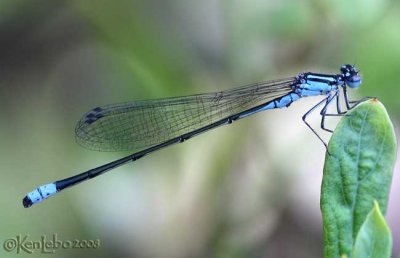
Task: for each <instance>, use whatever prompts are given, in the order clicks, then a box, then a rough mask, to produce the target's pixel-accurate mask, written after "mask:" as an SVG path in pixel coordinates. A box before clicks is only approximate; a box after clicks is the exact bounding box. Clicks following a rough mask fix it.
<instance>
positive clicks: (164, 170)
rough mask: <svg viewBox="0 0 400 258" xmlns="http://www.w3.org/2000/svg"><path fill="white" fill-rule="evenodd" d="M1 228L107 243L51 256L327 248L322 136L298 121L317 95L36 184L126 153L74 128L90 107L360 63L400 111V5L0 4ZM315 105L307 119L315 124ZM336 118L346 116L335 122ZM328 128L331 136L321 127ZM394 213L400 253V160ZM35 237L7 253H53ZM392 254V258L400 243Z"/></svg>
mask: <svg viewBox="0 0 400 258" xmlns="http://www.w3.org/2000/svg"><path fill="white" fill-rule="evenodd" d="M0 47H1V50H0V91H1V94H0V106H1V108H0V112H1V122H0V137H1V138H0V139H1V145H0V154H1V163H0V170H1V174H0V175H1V178H0V181H1V187H0V196H1V198H0V201H1V208H0V221H1V227H0V240H1V243H2V245H4V243H5V242H6V240H7V239H9V238H15V237H16V236H18V235H21V236H22V237H24V236H26V235H29V238H28V241H29V240H33V241H38V240H40V239H41V236H46V237H47V238H51V237H52V236H53V234H57V237H58V239H60V240H74V239H78V240H95V239H99V240H100V241H101V244H100V246H101V247H100V248H98V249H91V248H87V249H84V248H83V249H79V248H75V249H57V250H56V251H55V254H47V255H46V257H53V256H54V257H77V256H85V257H121V258H123V257H322V254H323V242H322V228H321V215H320V210H319V191H320V184H321V177H322V167H323V159H324V153H325V149H324V147H323V145H322V144H321V143H320V142H319V141H318V139H317V138H316V137H315V136H314V135H312V133H311V132H310V131H309V130H308V129H307V128H306V126H305V125H304V124H303V123H302V121H301V116H302V114H304V113H305V112H306V111H307V110H308V109H309V108H310V107H311V106H312V105H313V104H315V103H316V102H317V101H318V99H317V98H310V99H305V100H301V101H299V102H298V103H295V104H293V105H292V106H291V107H290V108H289V109H282V110H274V111H270V112H263V113H260V114H257V115H254V116H252V117H249V118H246V119H244V120H241V121H239V122H237V123H234V124H232V125H230V126H225V127H224V128H219V129H217V130H214V131H212V132H208V133H207V134H204V135H201V136H199V137H196V138H194V139H191V140H190V141H188V142H186V143H185V144H179V145H175V146H173V147H170V148H168V149H165V150H162V151H159V152H157V153H154V154H152V155H151V156H149V157H146V158H145V159H142V160H139V161H137V162H135V163H132V164H129V165H125V166H123V167H121V168H118V169H115V170H114V171H113V172H111V173H109V174H107V175H104V176H102V177H99V178H97V179H95V180H92V181H91V182H86V183H84V184H81V185H79V186H77V187H74V188H72V189H69V190H66V191H65V192H63V193H61V194H59V195H58V196H57V197H54V198H51V199H49V200H47V201H45V202H44V203H41V204H39V205H36V206H34V207H32V208H30V209H24V208H23V207H22V204H21V199H22V197H23V196H24V195H25V194H26V193H27V192H29V191H31V190H32V189H33V188H34V187H36V186H38V185H41V184H43V183H48V182H52V181H54V180H58V179H62V178H65V177H69V176H72V175H74V174H76V173H78V172H83V171H85V170H87V169H90V168H93V167H95V166H98V165H102V164H104V163H106V162H109V161H112V160H113V159H116V158H119V157H122V156H124V155H127V154H129V153H128V152H127V153H107V152H93V151H89V150H85V149H83V148H81V147H80V146H78V145H77V144H76V143H75V140H74V127H75V123H76V122H77V121H78V120H79V118H80V117H81V115H83V114H84V113H85V112H86V111H88V110H90V109H91V108H93V107H96V106H99V105H105V104H111V103H118V102H123V101H130V100H135V99H136V100H137V99H150V98H158V97H170V96H176V95H188V94H195V93H203V92H208V91H218V90H222V89H229V88H231V87H235V86H240V85H243V84H248V83H252V82H256V81H262V80H269V79H277V78H281V77H287V76H292V75H296V74H297V73H298V72H301V71H315V72H324V73H337V72H338V69H339V66H340V65H342V64H344V63H352V64H353V63H354V64H356V65H357V67H358V68H359V69H360V71H361V73H362V76H363V84H362V87H361V88H360V89H359V90H357V92H352V95H351V96H352V98H353V99H355V98H360V97H362V96H377V97H378V98H379V99H380V100H381V101H382V102H383V103H384V104H385V105H386V107H387V109H388V112H389V114H390V115H391V118H392V119H393V121H394V123H395V126H396V128H398V122H399V119H400V112H399V111H400V101H399V99H398V95H397V94H398V93H400V90H399V83H398V76H399V74H400V61H399V60H400V4H399V2H398V1H389V0H367V1H366V0H356V1H345V0H340V1H333V0H325V1H317V0H315V1H294V0H292V1H291V0H284V1H272V0H270V1H261V0H251V1H244V0H243V1H228V0H227V1H212V0H205V1H183V0H175V1H162V0H147V1H145V0H142V1H128V0H120V1H105V0H100V1H78V0H76V1H52V0H37V1H21V0H17V1H16V0H1V1H0ZM319 119H320V118H319V116H318V115H317V114H316V115H314V116H313V117H312V118H311V119H310V121H311V123H312V124H313V125H314V126H315V127H316V128H318V126H319ZM334 125H335V119H332V120H331V122H330V127H332V126H334ZM321 134H322V135H323V137H324V138H325V139H328V137H329V135H327V134H324V133H323V132H321ZM396 170H397V171H395V176H394V180H393V186H392V195H391V199H390V203H389V208H388V214H387V217H388V220H389V224H390V226H391V229H392V231H393V235H394V245H393V246H394V255H397V254H398V253H399V251H400V249H399V246H400V223H399V218H400V212H399V209H400V204H399V196H400V189H399V188H400V186H399V181H400V180H399V173H398V172H399V171H398V170H399V167H398V166H397V168H396ZM43 255H44V254H42V252H41V251H40V250H34V253H33V254H27V253H26V252H24V251H23V250H21V253H19V254H17V252H16V250H13V251H11V252H6V251H5V250H4V246H3V248H1V250H0V257H42V256H43ZM396 257H397V256H396Z"/></svg>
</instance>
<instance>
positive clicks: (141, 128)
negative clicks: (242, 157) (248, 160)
mask: <svg viewBox="0 0 400 258" xmlns="http://www.w3.org/2000/svg"><path fill="white" fill-rule="evenodd" d="M292 81H293V78H288V79H282V80H277V81H269V82H263V83H256V84H252V85H248V86H244V87H240V88H235V89H231V90H227V91H221V92H216V93H206V94H198V95H192V96H184V97H173V98H164V99H154V100H142V101H133V102H127V103H120V104H113V105H107V106H103V107H97V108H94V109H92V110H91V111H89V112H88V113H86V114H85V115H84V116H83V117H82V118H81V120H80V121H79V122H78V124H77V126H76V129H75V133H76V139H77V142H78V143H79V144H81V145H82V146H84V147H86V148H88V149H93V150H101V151H122V150H140V149H143V148H145V147H149V146H153V145H156V144H159V143H162V142H165V141H168V140H170V139H173V138H175V137H178V136H180V135H183V134H185V133H188V132H191V131H193V130H196V129H199V128H202V127H204V126H206V125H209V124H211V123H214V122H216V121H218V120H221V119H223V118H227V117H229V116H231V115H234V114H238V113H240V112H243V111H246V110H248V109H251V108H252V107H256V106H258V105H261V104H263V103H266V102H269V101H271V100H272V99H274V98H277V97H279V96H283V95H285V94H286V93H288V92H290V91H291V88H290V82H292Z"/></svg>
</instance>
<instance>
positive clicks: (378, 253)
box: [353, 201, 392, 258]
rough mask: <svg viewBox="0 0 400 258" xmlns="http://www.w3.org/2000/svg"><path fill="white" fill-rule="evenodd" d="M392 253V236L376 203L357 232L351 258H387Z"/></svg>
mask: <svg viewBox="0 0 400 258" xmlns="http://www.w3.org/2000/svg"><path fill="white" fill-rule="evenodd" d="M391 253H392V235H391V233H390V229H389V227H388V225H387V224H386V221H385V218H384V217H383V215H382V213H381V211H380V209H379V204H378V202H376V201H375V202H374V208H373V209H372V211H371V212H370V213H369V214H368V216H367V219H366V220H365V221H364V223H363V224H362V226H361V228H360V230H359V231H358V234H357V238H356V243H355V245H354V250H353V258H364V257H369V258H386V257H387V258H389V257H390V255H391Z"/></svg>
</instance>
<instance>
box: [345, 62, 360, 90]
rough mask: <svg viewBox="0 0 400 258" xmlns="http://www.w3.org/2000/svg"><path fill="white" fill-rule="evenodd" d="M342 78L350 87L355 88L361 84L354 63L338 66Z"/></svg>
mask: <svg viewBox="0 0 400 258" xmlns="http://www.w3.org/2000/svg"><path fill="white" fill-rule="evenodd" d="M340 72H341V73H342V76H343V80H344V82H345V83H346V85H347V86H349V87H350V88H357V87H358V86H360V84H361V76H360V75H359V73H358V70H357V68H356V67H355V66H354V65H349V64H346V65H342V67H340Z"/></svg>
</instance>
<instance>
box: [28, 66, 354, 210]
mask: <svg viewBox="0 0 400 258" xmlns="http://www.w3.org/2000/svg"><path fill="white" fill-rule="evenodd" d="M360 84H361V77H360V75H359V74H358V71H357V69H356V68H355V67H354V66H353V65H348V64H347V65H343V66H342V67H341V68H340V73H339V74H334V75H330V74H319V73H311V72H307V73H300V74H298V75H297V76H296V77H292V78H287V79H280V80H275V81H267V82H261V83H255V84H251V85H248V86H243V87H239V88H234V89H231V90H226V91H220V92H216V93H206V94H198V95H192V96H185V97H174V98H164V99H156V100H143V101H133V102H128V103H122V104H114V105H108V106H103V107H97V108H94V109H92V110H91V111H89V112H88V113H86V114H85V115H84V116H83V117H82V119H81V120H80V121H79V122H78V124H77V126H76V130H75V133H76V139H77V141H78V143H80V144H81V145H83V146H84V147H87V148H89V149H94V150H103V151H120V150H136V151H138V152H135V153H133V154H131V155H129V156H126V157H124V158H121V159H118V160H115V161H113V162H110V163H107V164H105V165H102V166H100V167H97V168H93V169H91V170H88V171H86V172H84V173H81V174H78V175H76V176H72V177H69V178H66V179H63V180H59V181H56V182H54V183H50V184H46V185H43V186H40V187H38V188H36V189H35V190H34V191H32V192H30V193H28V194H27V195H26V196H25V197H24V199H23V201H22V203H23V205H24V207H25V208H27V207H30V206H31V205H33V204H35V203H38V202H41V201H43V200H44V199H47V198H48V197H50V196H52V195H54V194H56V193H57V192H60V191H61V190H63V189H65V188H68V187H71V186H73V185H76V184H78V183H80V182H83V181H85V180H88V179H91V178H94V177H96V176H99V175H101V174H103V173H105V172H107V171H109V170H111V169H114V168H116V167H119V166H121V165H123V164H125V163H128V162H131V161H135V160H137V159H140V158H142V157H143V156H145V155H147V154H149V153H151V152H154V151H156V150H159V149H161V148H164V147H167V146H169V145H172V144H175V143H180V142H184V141H186V140H187V139H189V138H191V137H193V136H196V135H198V134H200V133H203V132H206V131H208V130H210V129H213V128H216V127H218V126H221V125H226V124H231V123H232V122H234V121H236V120H239V119H241V118H244V117H246V116H249V115H252V114H255V113H257V112H260V111H264V110H268V109H275V108H283V107H288V106H290V105H291V104H292V103H293V102H294V101H296V100H298V99H300V98H302V97H309V96H318V95H324V96H326V97H325V98H324V99H323V100H322V101H320V102H318V103H317V104H316V105H315V106H313V107H312V108H311V109H310V110H309V111H307V112H306V113H305V114H304V115H303V117H302V119H303V121H304V122H305V124H306V125H307V126H308V127H309V128H310V129H311V131H312V132H313V133H314V134H315V135H316V136H317V137H318V138H319V139H320V140H321V141H322V142H323V144H324V145H325V147H327V146H326V143H325V142H324V141H323V140H322V138H321V137H320V136H319V135H318V134H317V133H316V131H315V130H314V129H313V128H312V127H311V126H310V125H309V124H308V123H307V121H306V118H307V116H308V115H309V114H310V113H311V112H312V111H314V110H315V109H317V108H318V107H322V108H321V111H320V114H321V116H322V118H321V128H322V129H323V130H325V131H328V132H332V131H331V130H330V129H328V128H326V127H325V117H326V116H330V115H331V116H338V115H339V116H340V115H344V114H345V113H346V112H347V110H350V109H351V108H352V107H353V106H354V105H356V104H357V103H358V102H359V101H357V102H354V101H353V102H352V101H349V99H348V94H347V87H350V88H357V87H358V86H359V85H360ZM341 89H342V90H341ZM341 92H343V97H344V102H345V105H346V110H345V111H342V110H341V108H340V103H339V100H340V93H341ZM333 101H335V102H336V113H334V114H328V113H327V110H328V107H329V105H330V104H331V103H332V102H333ZM352 104H353V106H352Z"/></svg>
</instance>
